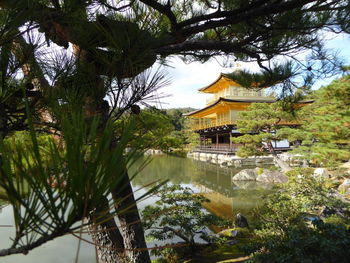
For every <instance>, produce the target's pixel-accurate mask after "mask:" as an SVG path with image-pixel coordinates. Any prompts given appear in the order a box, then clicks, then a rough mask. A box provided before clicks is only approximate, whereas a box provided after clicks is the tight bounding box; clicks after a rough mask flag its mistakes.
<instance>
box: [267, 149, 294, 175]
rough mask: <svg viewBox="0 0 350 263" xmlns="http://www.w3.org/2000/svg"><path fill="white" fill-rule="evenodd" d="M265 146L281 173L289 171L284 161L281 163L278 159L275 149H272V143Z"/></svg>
mask: <svg viewBox="0 0 350 263" xmlns="http://www.w3.org/2000/svg"><path fill="white" fill-rule="evenodd" d="M267 145H268V147H269V151H270V153H271V154H272V156H273V159H274V161H275V163H276V164H277V165H278V166H279V167H280V168H281V170H282V172H288V171H290V170H291V168H290V166H289V165H288V164H287V163H286V162H285V161H283V160H282V159H280V158H279V157H278V155H277V153H276V151H275V149H274V148H273V145H272V143H271V142H268V143H267Z"/></svg>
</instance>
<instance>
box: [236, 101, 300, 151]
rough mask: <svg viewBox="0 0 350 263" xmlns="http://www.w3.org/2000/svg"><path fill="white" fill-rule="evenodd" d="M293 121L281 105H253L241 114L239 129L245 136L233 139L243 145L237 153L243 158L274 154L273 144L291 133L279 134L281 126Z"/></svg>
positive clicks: (238, 123)
mask: <svg viewBox="0 0 350 263" xmlns="http://www.w3.org/2000/svg"><path fill="white" fill-rule="evenodd" d="M291 120H293V116H292V114H290V113H288V112H287V111H284V109H283V107H282V104H281V103H252V104H251V105H250V106H249V107H248V109H247V111H243V112H240V113H239V116H238V120H237V128H238V130H239V131H240V132H241V133H244V135H243V136H239V137H236V138H232V141H233V142H234V143H239V144H242V147H240V148H239V149H238V151H237V155H239V156H241V157H248V156H253V155H255V156H258V155H264V154H266V153H274V147H273V142H275V141H280V140H283V139H286V138H287V137H288V135H289V133H287V134H286V132H285V131H286V130H284V132H281V133H280V132H279V129H280V128H281V125H282V124H283V123H285V122H288V121H291Z"/></svg>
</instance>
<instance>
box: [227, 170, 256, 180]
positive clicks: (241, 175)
mask: <svg viewBox="0 0 350 263" xmlns="http://www.w3.org/2000/svg"><path fill="white" fill-rule="evenodd" d="M256 177H257V174H256V173H255V170H254V169H244V170H242V171H240V172H238V173H237V174H236V175H235V176H233V177H232V180H233V181H255V180H256Z"/></svg>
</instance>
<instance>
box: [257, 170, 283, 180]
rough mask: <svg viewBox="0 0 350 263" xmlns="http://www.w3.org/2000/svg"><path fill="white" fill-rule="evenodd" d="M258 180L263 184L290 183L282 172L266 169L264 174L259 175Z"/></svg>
mask: <svg viewBox="0 0 350 263" xmlns="http://www.w3.org/2000/svg"><path fill="white" fill-rule="evenodd" d="M256 180H257V181H258V182H262V183H286V182H288V177H287V176H285V175H284V174H283V173H281V172H278V171H270V170H267V169H264V171H263V173H262V174H259V175H258V177H257V178H256Z"/></svg>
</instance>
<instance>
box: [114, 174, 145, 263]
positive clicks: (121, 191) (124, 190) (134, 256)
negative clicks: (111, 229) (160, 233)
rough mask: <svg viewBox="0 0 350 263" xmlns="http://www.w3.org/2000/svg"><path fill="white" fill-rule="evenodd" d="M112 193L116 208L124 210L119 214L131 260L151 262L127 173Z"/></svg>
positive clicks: (132, 261) (135, 262) (142, 262)
mask: <svg viewBox="0 0 350 263" xmlns="http://www.w3.org/2000/svg"><path fill="white" fill-rule="evenodd" d="M112 194H113V198H114V200H115V201H116V202H115V208H116V209H117V211H118V210H119V211H122V212H121V213H119V214H118V218H119V222H120V226H121V230H122V233H123V237H124V246H125V248H126V249H127V250H126V253H127V255H128V259H129V262H130V263H150V262H151V259H150V256H149V253H148V250H147V246H146V241H145V236H144V231H143V227H142V224H141V218H140V215H139V212H138V209H137V204H136V201H135V198H134V194H133V191H132V188H131V184H130V179H129V176H128V174H127V173H125V176H124V178H123V179H122V180H121V182H120V186H119V187H117V189H115V190H114V191H113V192H112Z"/></svg>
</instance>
